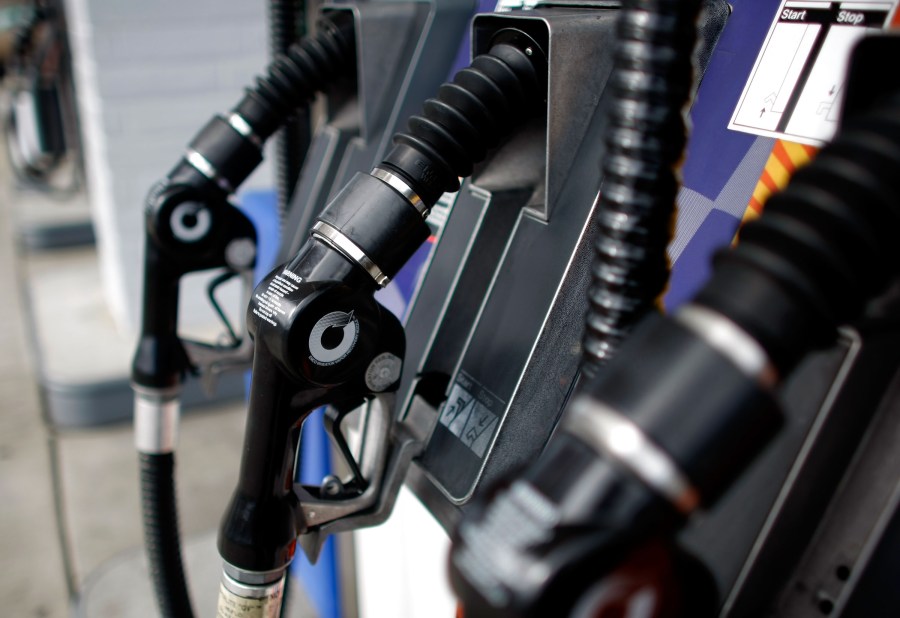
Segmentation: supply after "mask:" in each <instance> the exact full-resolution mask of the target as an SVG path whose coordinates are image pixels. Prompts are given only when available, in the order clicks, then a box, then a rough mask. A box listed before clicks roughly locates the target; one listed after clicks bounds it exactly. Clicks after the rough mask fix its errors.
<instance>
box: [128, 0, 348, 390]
mask: <svg viewBox="0 0 900 618" xmlns="http://www.w3.org/2000/svg"><path fill="white" fill-rule="evenodd" d="M354 67H355V42H354V36H353V20H352V15H351V14H350V13H349V12H347V11H337V12H335V13H332V14H328V15H327V16H326V17H325V18H323V19H322V20H321V22H320V24H319V33H318V34H317V35H316V36H315V37H309V38H307V39H304V40H303V41H301V42H299V43H297V44H296V45H294V46H292V47H291V48H290V49H289V50H288V52H287V53H286V54H284V55H282V56H279V57H278V58H276V59H275V60H274V61H273V62H272V64H271V66H270V67H269V70H268V72H267V74H266V75H265V76H263V77H261V78H259V79H258V80H257V83H256V85H255V87H253V88H250V89H248V90H247V92H246V94H245V96H244V97H243V99H241V101H240V102H238V104H237V105H235V107H234V108H233V109H232V110H231V112H229V113H228V114H227V115H225V116H215V117H213V118H212V119H211V120H210V121H209V122H208V123H207V124H206V126H205V127H203V129H201V130H200V132H199V133H198V134H197V135H196V136H195V137H194V139H193V140H192V141H191V142H190V144H189V145H188V148H187V150H186V152H185V155H184V157H183V158H182V159H181V160H180V161H179V162H178V164H177V165H176V166H175V167H174V168H173V169H172V170H171V171H170V172H169V174H168V175H167V176H166V178H165V179H164V180H163V181H161V182H160V183H158V184H157V185H156V186H155V187H154V188H153V189H151V191H150V193H149V195H148V197H147V201H146V208H145V226H146V232H147V233H146V243H145V255H144V294H143V299H144V302H143V307H142V324H141V335H140V341H139V343H138V350H137V353H136V355H135V360H134V365H133V371H132V379H133V382H134V384H135V385H136V387H138V388H139V389H141V390H142V391H145V392H163V391H165V392H171V391H177V389H178V387H179V386H180V384H181V381H182V379H183V376H184V375H185V373H186V372H188V371H190V370H191V369H192V368H193V366H194V365H195V364H197V363H204V364H205V363H210V362H215V360H216V356H217V355H218V356H221V355H222V354H227V353H228V352H231V351H233V348H235V347H237V346H238V345H239V342H238V341H237V339H238V337H237V335H236V333H235V330H236V329H234V328H232V327H231V325H230V324H228V323H227V322H226V326H227V327H228V330H229V332H230V335H231V341H230V342H229V343H228V344H227V345H225V346H215V345H207V346H203V345H202V344H198V345H192V346H189V347H191V348H192V350H191V352H193V353H194V354H188V353H187V352H186V350H185V345H184V342H182V341H181V340H179V338H178V335H177V332H176V331H177V326H178V325H177V322H178V286H179V281H180V279H181V278H182V277H183V276H184V275H186V274H189V273H193V272H199V271H204V270H210V269H214V268H226V269H228V270H230V271H232V272H233V273H246V274H247V275H248V276H247V277H246V278H247V279H248V280H249V273H251V272H252V269H253V266H254V264H255V259H256V236H255V231H254V229H253V227H252V225H251V224H250V222H249V220H248V219H247V218H246V217H245V216H244V215H243V214H242V213H241V212H240V211H239V210H238V209H237V208H235V207H234V206H232V205H231V204H230V203H229V202H228V196H229V195H231V194H232V193H233V192H234V191H235V190H236V189H237V188H238V187H239V186H240V185H241V183H243V181H244V180H246V178H247V177H248V176H249V175H250V174H251V173H252V172H253V170H254V169H256V167H257V166H258V165H259V164H260V162H261V161H262V147H263V144H264V143H265V141H266V140H267V139H268V138H269V137H270V136H271V135H272V134H273V133H274V132H275V131H276V130H277V129H278V128H279V127H280V126H281V124H282V123H283V122H284V121H285V120H286V119H287V118H288V117H289V116H290V115H291V114H292V113H293V111H294V109H296V108H297V107H299V106H301V105H308V104H309V103H310V102H311V101H312V99H313V97H314V96H315V94H316V93H317V92H319V91H322V90H324V89H326V88H327V87H328V85H329V84H331V83H333V82H335V81H337V80H340V79H342V78H343V77H345V76H346V75H347V74H348V73H352V72H353V69H354ZM210 298H211V300H213V301H214V298H213V291H212V290H211V291H210ZM217 310H218V309H217ZM220 313H221V312H220ZM245 352H246V353H245V354H244V356H246V359H245V360H246V362H249V349H248V350H246V351H245ZM190 356H195V357H199V358H195V359H191V358H189V357H190Z"/></svg>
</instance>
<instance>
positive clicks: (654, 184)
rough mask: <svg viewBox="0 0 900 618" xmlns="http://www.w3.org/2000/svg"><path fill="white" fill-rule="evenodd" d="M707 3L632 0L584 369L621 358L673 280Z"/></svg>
mask: <svg viewBox="0 0 900 618" xmlns="http://www.w3.org/2000/svg"><path fill="white" fill-rule="evenodd" d="M699 11H700V2H699V0H630V1H626V2H623V5H622V9H621V12H620V15H619V18H618V22H617V34H618V37H617V41H618V42H617V44H616V49H615V51H614V65H613V71H612V76H611V77H610V83H609V88H611V93H612V95H613V100H612V103H611V105H610V110H609V116H608V118H609V120H608V122H609V124H608V128H607V131H606V149H605V152H606V155H605V158H604V162H603V166H602V167H603V169H602V173H603V185H602V186H601V189H600V192H601V194H600V203H599V206H598V210H597V215H596V216H597V221H598V224H599V237H598V240H597V241H596V245H595V258H594V264H593V268H592V282H591V289H590V293H589V305H590V306H589V309H588V314H587V318H586V330H585V336H584V342H583V343H584V349H583V371H584V372H585V373H586V374H587V375H588V376H591V375H593V374H595V373H596V371H597V369H598V368H599V367H601V366H602V365H603V364H604V363H605V362H606V360H607V359H608V358H609V357H611V356H612V355H613V354H615V352H616V350H617V349H618V346H619V344H620V343H621V341H622V340H623V339H624V338H625V336H626V335H627V334H628V332H629V330H630V329H631V327H632V326H633V325H634V324H635V323H636V322H637V321H638V320H639V319H640V317H641V316H642V315H643V314H644V313H645V312H646V311H648V310H649V309H652V308H653V307H654V305H655V303H657V302H658V300H659V298H660V295H661V294H662V292H663V290H664V289H665V286H666V283H667V281H668V277H669V263H668V258H667V256H666V248H667V246H668V244H669V240H670V239H671V236H672V229H673V225H674V223H673V218H674V214H675V199H676V196H677V192H678V188H679V184H680V178H679V173H678V169H679V167H680V162H681V159H682V156H683V152H684V145H685V142H686V139H687V137H686V128H685V113H686V111H685V107H686V104H687V102H688V98H689V95H690V92H691V88H692V84H693V68H692V65H691V59H692V55H693V49H694V44H695V42H696V39H697V35H696V30H697V26H696V21H697V17H698V15H699Z"/></svg>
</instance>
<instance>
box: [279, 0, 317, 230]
mask: <svg viewBox="0 0 900 618" xmlns="http://www.w3.org/2000/svg"><path fill="white" fill-rule="evenodd" d="M305 4H306V3H305V2H303V0H270V1H269V48H270V50H271V54H272V57H273V58H277V57H278V56H279V55H281V54H284V53H287V51H288V50H289V49H290V47H291V45H293V44H294V43H296V42H297V39H298V38H299V37H300V35H301V34H304V33H305V31H306V28H305V23H304V22H305V16H304V13H305ZM309 142H310V114H309V108H308V107H305V106H303V107H299V108H298V109H296V110H294V114H293V115H292V116H291V117H290V118H288V119H287V120H286V121H285V123H284V126H283V127H282V128H281V130H280V131H279V132H278V135H276V139H275V170H276V175H275V187H276V189H277V191H278V215H279V219H280V221H281V223H284V219H285V215H286V213H287V209H288V206H289V205H290V202H291V196H292V195H293V192H294V185H295V184H296V183H297V179H298V178H299V177H300V169H301V168H302V167H303V160H304V159H305V157H306V150H307V149H308V148H309Z"/></svg>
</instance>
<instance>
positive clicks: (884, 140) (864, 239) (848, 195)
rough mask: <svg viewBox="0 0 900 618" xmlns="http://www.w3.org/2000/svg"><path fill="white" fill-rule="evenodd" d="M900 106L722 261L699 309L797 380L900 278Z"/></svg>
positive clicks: (777, 200)
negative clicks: (736, 330)
mask: <svg viewBox="0 0 900 618" xmlns="http://www.w3.org/2000/svg"><path fill="white" fill-rule="evenodd" d="M897 230H900V97H897V98H896V99H894V100H893V101H891V102H889V103H886V104H884V105H882V106H880V107H879V108H877V109H873V110H872V111H870V112H868V113H865V114H863V115H860V116H857V117H855V118H853V119H851V120H850V121H848V122H847V123H846V124H845V126H844V127H843V128H842V130H841V131H840V133H839V134H838V136H837V137H836V138H835V140H834V141H833V142H832V143H831V144H830V145H828V146H827V147H826V148H824V149H823V150H822V151H821V152H820V153H819V154H818V155H817V157H816V159H815V160H814V161H813V162H812V163H811V164H810V165H808V166H806V167H804V168H802V169H800V170H799V171H798V172H797V173H796V174H795V175H794V177H793V178H792V180H791V182H790V184H789V185H788V187H787V188H786V189H785V190H784V191H782V192H781V193H777V194H775V195H773V196H772V197H771V198H770V199H769V201H768V202H766V209H765V211H764V213H763V215H762V216H761V217H760V218H759V219H757V220H756V221H753V222H751V223H748V224H747V225H746V226H744V228H743V230H742V231H741V234H740V242H739V243H738V245H737V247H736V248H735V249H734V250H731V251H727V252H722V253H720V254H718V255H717V257H716V262H715V270H714V272H713V276H712V278H711V280H710V282H709V283H708V284H707V285H706V286H705V287H704V288H703V289H702V291H701V292H700V294H699V295H698V297H697V299H696V302H698V303H699V304H702V305H706V306H708V307H710V308H712V309H714V310H716V311H718V312H720V313H722V314H724V315H726V316H728V318H730V319H731V320H732V321H734V322H736V323H737V324H738V325H740V326H741V328H743V329H744V330H745V331H747V332H748V333H749V334H751V335H752V336H753V337H754V338H755V339H756V340H757V341H758V342H759V343H760V344H762V346H763V347H764V348H765V349H766V351H767V352H768V353H769V355H770V356H771V358H772V360H773V362H774V363H775V364H776V365H777V366H778V368H779V369H780V370H781V372H782V373H784V372H787V371H788V370H789V369H790V368H791V367H792V366H793V365H794V364H795V363H796V362H797V361H798V360H799V358H800V357H801V356H802V355H803V354H805V353H806V352H807V351H808V350H809V349H810V347H812V346H816V345H819V344H822V345H824V344H828V343H829V342H831V341H833V339H834V335H835V330H836V328H837V326H839V325H840V324H844V323H846V322H848V321H850V320H854V319H857V318H858V317H859V316H860V315H861V313H862V310H863V306H864V304H865V303H866V302H868V301H869V300H870V299H872V298H873V297H874V296H875V295H876V294H878V293H879V292H880V291H881V290H883V289H884V288H885V286H886V285H887V284H888V283H889V282H890V281H891V279H892V278H893V277H895V276H896V275H897V273H898V270H900V266H898V265H900V243H898V242H897V236H896V234H897Z"/></svg>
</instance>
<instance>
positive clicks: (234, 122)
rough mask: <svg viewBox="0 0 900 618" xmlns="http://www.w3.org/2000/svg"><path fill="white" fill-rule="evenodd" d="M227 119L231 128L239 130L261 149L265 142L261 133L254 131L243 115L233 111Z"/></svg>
mask: <svg viewBox="0 0 900 618" xmlns="http://www.w3.org/2000/svg"><path fill="white" fill-rule="evenodd" d="M227 120H228V124H229V125H230V126H231V128H232V129H234V130H235V131H237V132H238V133H239V134H240V135H241V136H242V137H246V138H247V140H248V141H249V142H250V143H251V144H253V145H254V146H256V147H257V148H260V149H261V148H262V147H263V142H262V140H261V139H259V135H257V134H256V133H255V132H254V131H253V127H251V126H250V123H249V122H247V121H246V120H245V119H244V117H243V116H241V115H240V114H238V113H237V112H231V113H230V114H229V115H228V119H227Z"/></svg>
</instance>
